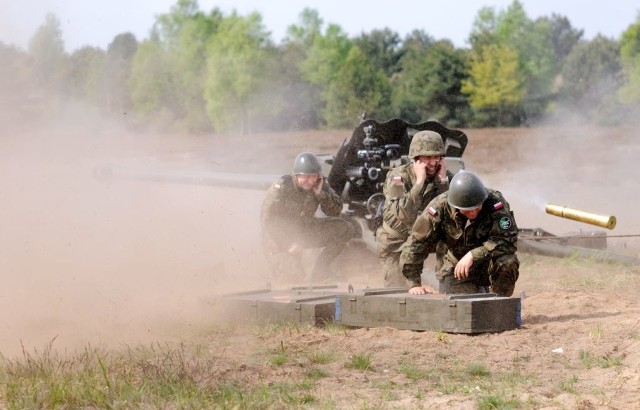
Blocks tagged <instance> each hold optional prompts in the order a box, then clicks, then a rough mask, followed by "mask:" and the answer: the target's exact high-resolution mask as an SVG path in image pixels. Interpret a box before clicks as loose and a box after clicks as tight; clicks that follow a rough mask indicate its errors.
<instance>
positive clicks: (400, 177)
mask: <svg viewBox="0 0 640 410" xmlns="http://www.w3.org/2000/svg"><path fill="white" fill-rule="evenodd" d="M447 177H448V178H447V180H446V181H444V182H442V181H440V179H439V178H438V177H437V176H436V175H434V176H427V179H426V180H425V182H424V183H423V184H422V185H416V184H415V182H416V174H415V172H414V171H413V164H412V163H409V164H405V165H401V166H399V167H396V168H394V169H392V170H391V171H389V173H388V174H387V179H386V181H385V184H384V188H383V192H384V197H385V202H384V212H383V224H382V226H381V227H380V230H381V232H380V235H379V236H378V243H379V244H380V246H381V247H383V248H385V249H386V250H389V251H397V250H399V248H400V246H401V245H402V244H403V243H404V242H405V241H406V240H407V238H408V237H409V233H410V232H411V227H412V226H413V223H414V222H415V220H416V218H417V217H418V215H420V213H421V212H422V211H423V210H424V208H425V207H426V206H427V204H428V203H429V202H430V201H431V200H432V199H433V198H435V197H436V196H438V195H439V194H441V193H443V192H445V191H447V190H448V189H449V181H450V180H451V178H452V177H453V174H452V173H451V172H450V171H448V172H447Z"/></svg>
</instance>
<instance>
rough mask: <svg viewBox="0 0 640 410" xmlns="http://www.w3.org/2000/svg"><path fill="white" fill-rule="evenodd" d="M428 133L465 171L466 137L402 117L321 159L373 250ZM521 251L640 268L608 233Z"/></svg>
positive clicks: (539, 235)
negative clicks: (390, 193)
mask: <svg viewBox="0 0 640 410" xmlns="http://www.w3.org/2000/svg"><path fill="white" fill-rule="evenodd" d="M423 130H431V131H435V132H438V133H439V134H440V135H441V136H442V138H443V141H444V145H445V160H446V161H447V164H448V168H449V169H450V170H452V171H453V172H454V173H455V171H457V170H458V169H462V168H464V162H463V161H462V155H463V154H464V151H465V149H466V146H467V142H468V138H467V135H466V134H465V133H464V132H462V131H460V130H456V129H450V128H447V127H445V126H444V125H443V124H441V123H439V122H438V121H433V120H430V121H426V122H422V123H418V124H410V123H407V122H405V121H403V120H401V119H399V118H395V119H392V120H389V121H387V122H378V121H375V120H373V119H368V118H363V120H362V121H361V122H360V124H358V126H357V127H356V128H355V129H354V131H353V133H352V135H351V137H350V138H348V139H345V140H344V142H343V143H342V146H341V147H340V148H339V150H338V152H337V153H336V154H335V155H330V154H329V155H326V154H325V155H318V157H319V158H320V159H321V160H323V161H324V163H325V164H327V165H328V166H329V167H330V169H329V172H328V175H327V180H328V182H329V184H330V185H331V187H332V188H333V189H334V190H335V191H336V192H337V193H339V194H340V195H341V197H342V199H343V202H344V203H345V213H346V214H347V215H348V216H350V217H351V218H354V219H355V220H357V221H358V222H360V224H361V225H363V228H364V229H363V232H366V235H365V236H364V239H365V243H367V244H368V245H369V246H370V247H371V248H372V249H375V236H374V235H375V231H376V229H377V227H378V226H379V224H380V223H381V217H382V207H383V205H384V195H383V193H382V190H383V185H384V181H385V178H386V175H387V173H388V171H389V170H390V169H392V168H393V167H395V166H398V165H401V164H405V163H407V162H408V161H409V158H408V157H407V154H408V152H409V145H410V143H411V139H412V138H413V135H414V134H415V133H417V132H418V131H423ZM95 176H96V177H97V178H98V179H100V180H111V179H139V180H150V181H158V182H172V183H181V184H195V185H211V186H217V187H232V188H240V189H258V190H264V189H266V188H268V187H269V185H270V184H271V183H272V182H274V181H275V180H276V179H277V178H278V177H279V175H265V174H237V173H220V172H202V171H201V172H187V171H184V172H169V171H149V170H133V169H120V168H101V169H98V170H96V172H95ZM549 206H550V207H554V206H552V205H549ZM554 211H555V212H554ZM548 213H551V214H554V215H556V216H560V217H563V218H568V219H574V220H578V221H581V222H585V223H590V224H594V225H598V226H601V227H605V228H609V229H612V228H613V226H615V218H614V219H613V220H612V219H611V218H613V217H601V216H599V215H595V214H589V213H587V212H583V211H577V210H569V212H568V213H566V214H564V213H562V212H561V210H559V209H558V207H555V208H554V209H552V211H551V212H549V211H548ZM612 222H613V223H612ZM518 251H519V252H528V253H535V254H541V255H546V256H553V257H570V256H577V257H583V258H587V259H592V260H596V261H611V262H618V263H623V264H629V265H639V264H640V261H639V260H638V258H633V257H630V256H625V255H619V254H616V253H612V252H608V251H607V235H606V233H605V232H603V231H587V232H580V233H578V234H571V235H567V236H557V235H554V234H552V233H550V232H547V231H545V230H543V229H540V228H520V229H519V237H518Z"/></svg>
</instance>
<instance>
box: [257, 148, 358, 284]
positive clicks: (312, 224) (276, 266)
mask: <svg viewBox="0 0 640 410" xmlns="http://www.w3.org/2000/svg"><path fill="white" fill-rule="evenodd" d="M318 207H320V209H321V210H322V213H323V214H324V215H321V216H317V215H316V212H317V210H318ZM341 212H342V201H341V199H340V197H339V196H338V195H337V194H336V193H335V191H334V190H333V189H332V188H331V187H330V186H329V184H328V183H327V181H326V179H325V177H324V176H323V175H322V165H321V164H320V161H319V160H318V158H317V157H316V156H315V155H314V154H312V153H310V152H303V153H301V154H299V155H298V156H297V157H296V159H295V161H294V163H293V172H292V173H291V174H287V175H283V176H282V177H280V179H279V180H278V181H276V182H275V183H273V184H272V185H271V187H270V188H269V189H268V190H267V192H266V196H265V199H264V202H263V204H262V218H261V219H262V232H263V245H264V249H265V256H266V258H267V260H268V261H269V263H270V264H271V268H272V271H273V273H274V274H275V275H276V276H281V277H282V276H283V275H284V276H288V277H290V278H291V277H292V275H303V274H304V267H303V265H302V259H301V253H302V251H303V250H304V249H308V248H322V251H321V252H320V254H319V255H318V258H317V260H316V262H315V265H314V267H313V270H312V273H311V277H312V279H313V280H323V279H331V278H332V277H333V276H335V272H334V271H333V270H332V266H331V264H332V262H333V261H334V260H335V259H336V257H337V256H338V255H339V254H340V252H341V251H342V250H343V249H344V248H345V245H346V244H347V242H349V240H351V239H352V238H354V236H356V234H357V233H358V231H357V229H356V227H355V225H354V224H353V223H351V222H350V221H348V220H346V219H343V218H341V217H340V214H341ZM300 279H303V278H300Z"/></svg>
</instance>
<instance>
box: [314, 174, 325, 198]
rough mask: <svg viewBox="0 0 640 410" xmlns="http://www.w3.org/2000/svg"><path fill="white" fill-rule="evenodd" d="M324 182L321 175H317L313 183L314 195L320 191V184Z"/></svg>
mask: <svg viewBox="0 0 640 410" xmlns="http://www.w3.org/2000/svg"><path fill="white" fill-rule="evenodd" d="M323 183H324V178H323V177H322V175H318V180H317V181H316V183H315V184H313V193H314V194H316V195H320V192H322V184H323Z"/></svg>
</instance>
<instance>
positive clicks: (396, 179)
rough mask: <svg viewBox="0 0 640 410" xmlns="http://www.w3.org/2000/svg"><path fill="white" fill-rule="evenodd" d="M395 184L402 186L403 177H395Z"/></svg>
mask: <svg viewBox="0 0 640 410" xmlns="http://www.w3.org/2000/svg"><path fill="white" fill-rule="evenodd" d="M393 182H397V183H399V184H401V183H402V177H401V176H395V177H393Z"/></svg>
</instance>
